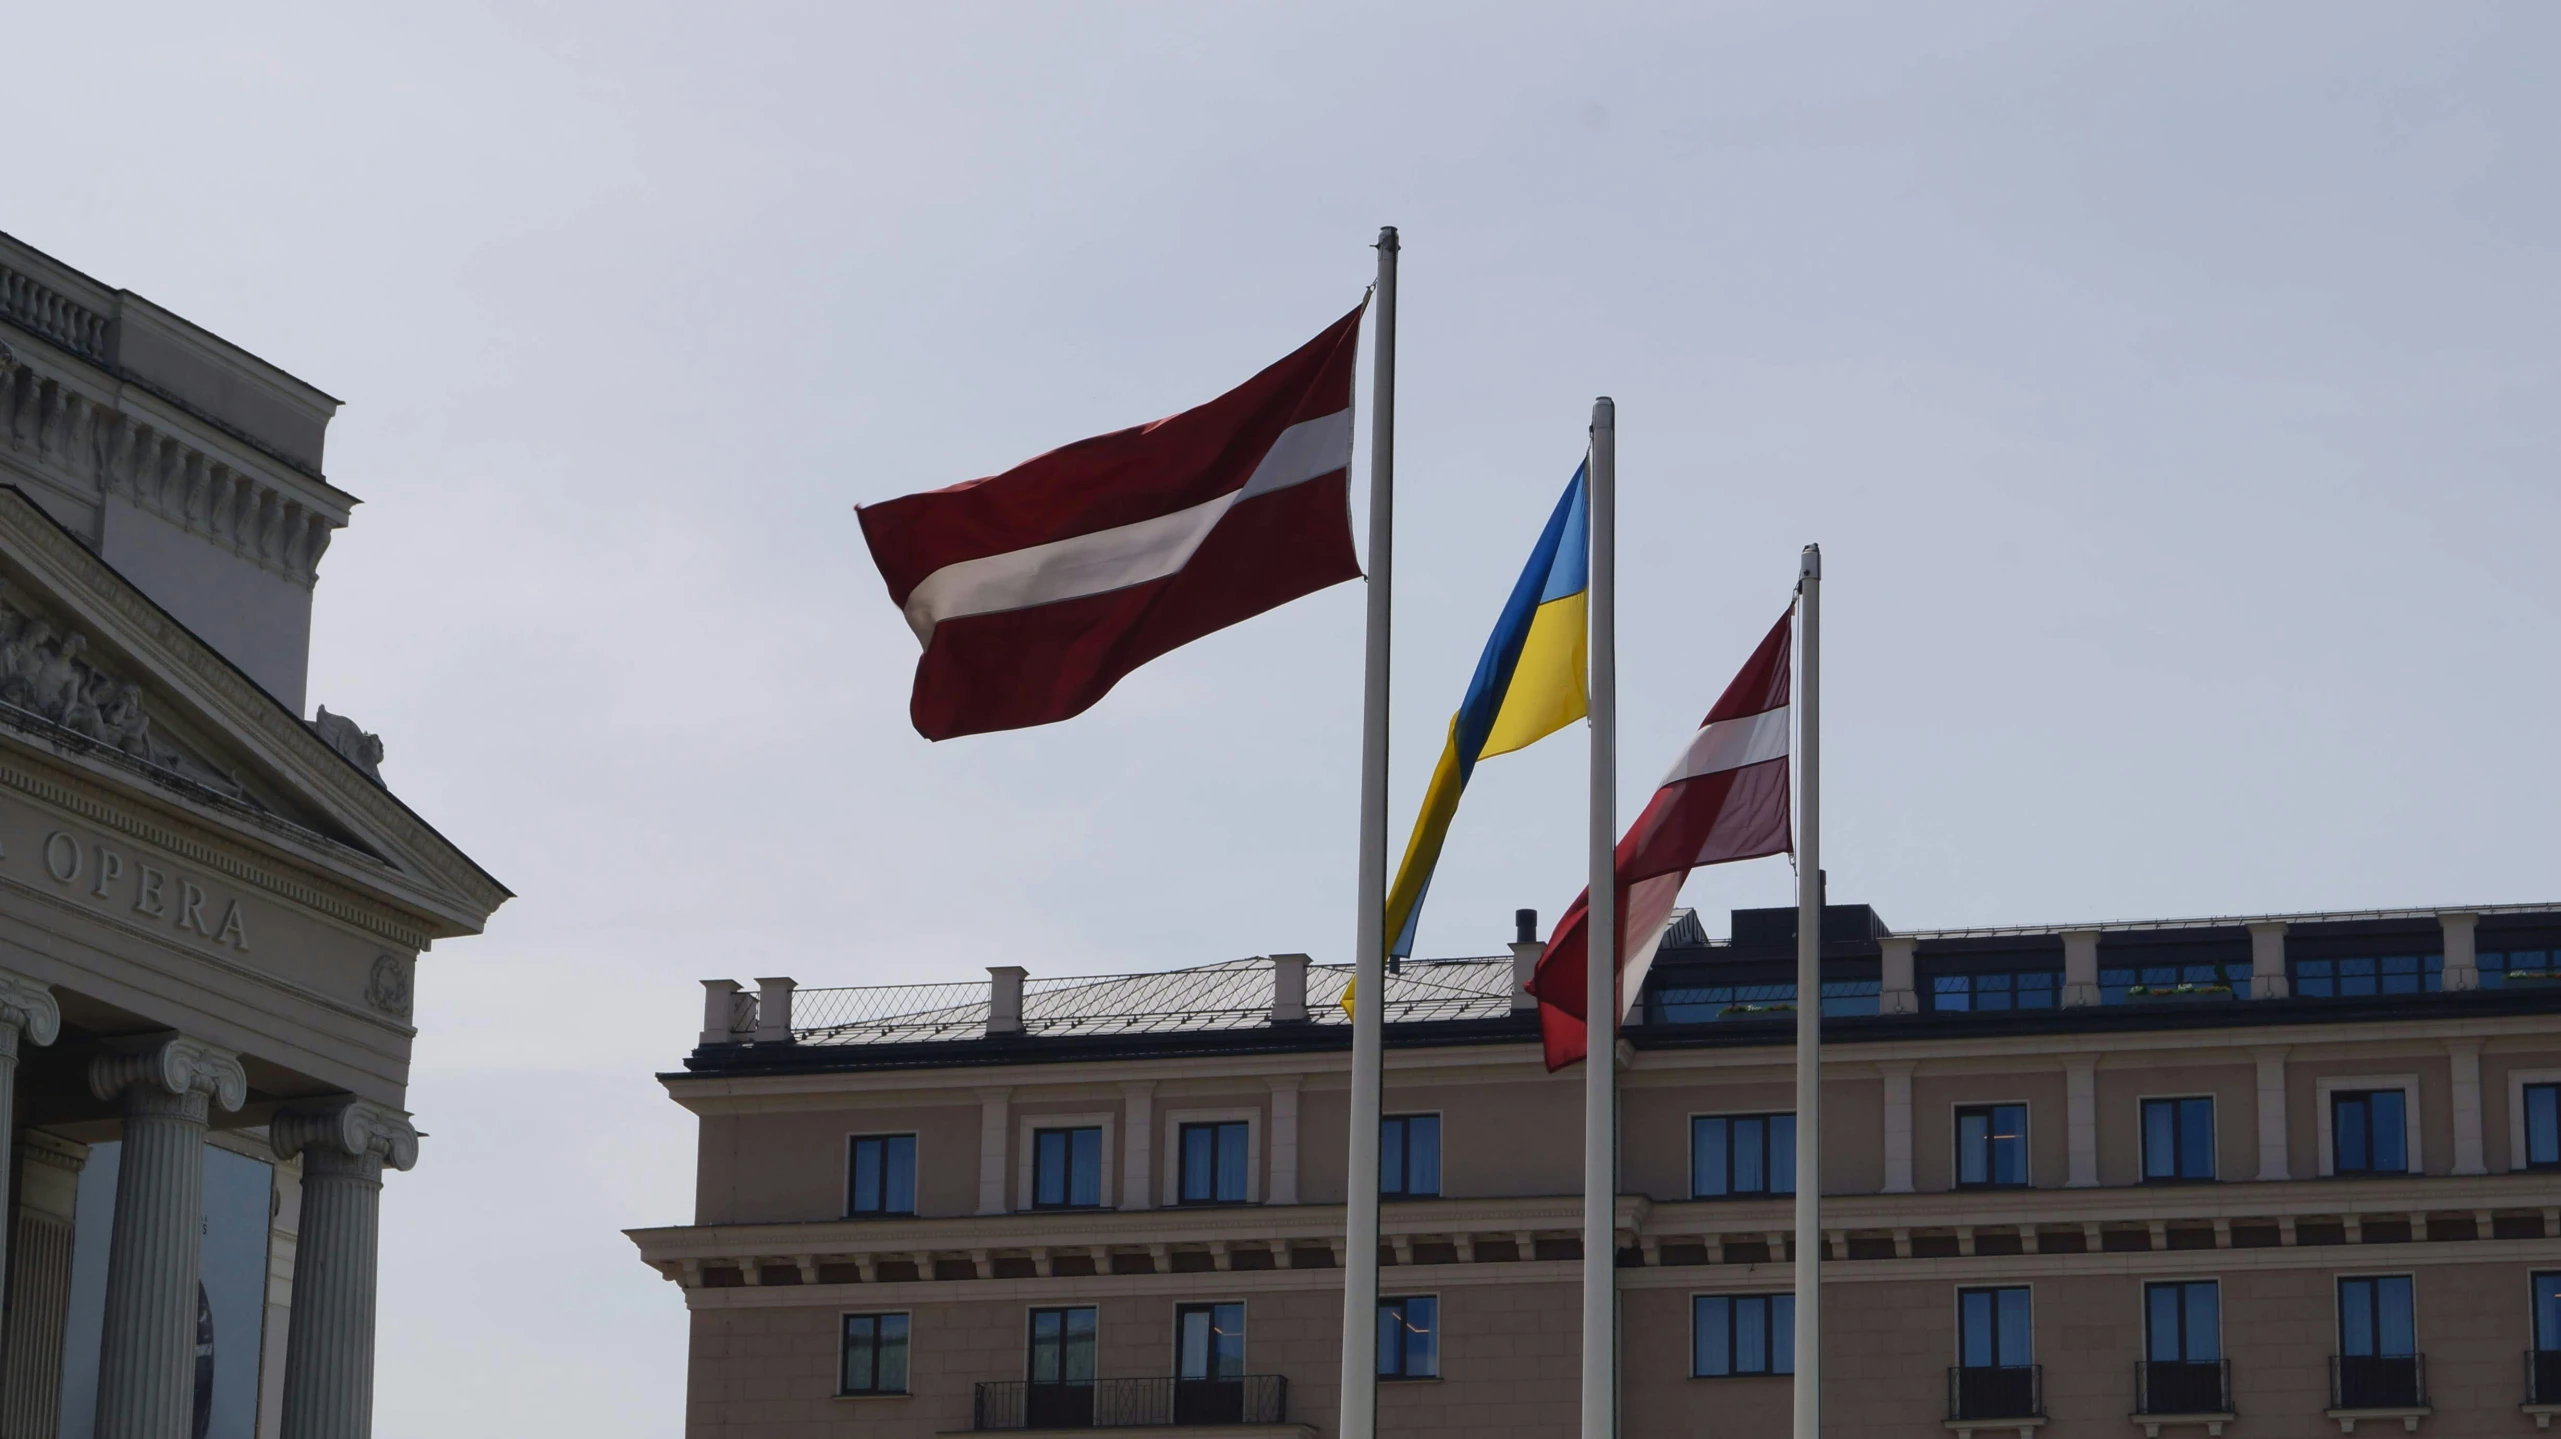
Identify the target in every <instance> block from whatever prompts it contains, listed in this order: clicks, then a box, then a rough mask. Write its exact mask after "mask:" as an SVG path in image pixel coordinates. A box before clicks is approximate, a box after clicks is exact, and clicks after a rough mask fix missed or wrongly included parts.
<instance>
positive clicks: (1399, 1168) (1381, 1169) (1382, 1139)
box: [1378, 1119, 1405, 1194]
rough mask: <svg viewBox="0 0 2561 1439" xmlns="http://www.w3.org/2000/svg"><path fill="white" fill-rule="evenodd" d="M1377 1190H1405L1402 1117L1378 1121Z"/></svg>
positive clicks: (1400, 1191) (1394, 1191) (1396, 1192)
mask: <svg viewBox="0 0 2561 1439" xmlns="http://www.w3.org/2000/svg"><path fill="white" fill-rule="evenodd" d="M1378 1192H1379V1193H1381V1194H1402V1193H1404V1192H1405V1121H1404V1120H1402V1119H1382V1120H1380V1121H1379V1122H1378Z"/></svg>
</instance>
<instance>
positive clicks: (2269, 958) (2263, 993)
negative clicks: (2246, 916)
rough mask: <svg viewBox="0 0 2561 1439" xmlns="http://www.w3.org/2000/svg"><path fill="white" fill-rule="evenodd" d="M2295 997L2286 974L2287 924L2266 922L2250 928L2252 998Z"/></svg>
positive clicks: (2273, 921) (2277, 921) (2274, 920)
mask: <svg viewBox="0 0 2561 1439" xmlns="http://www.w3.org/2000/svg"><path fill="white" fill-rule="evenodd" d="M2293 993H2294V982H2293V980H2291V979H2290V978H2288V977H2287V975H2286V972H2285V921H2284V920H2281V919H2263V920H2259V921H2257V922H2256V923H2254V924H2252V925H2251V926H2250V998H2252V999H2284V998H2286V997H2287V996H2289V995H2291V994H2293Z"/></svg>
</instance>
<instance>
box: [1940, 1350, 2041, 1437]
mask: <svg viewBox="0 0 2561 1439" xmlns="http://www.w3.org/2000/svg"><path fill="white" fill-rule="evenodd" d="M2044 1422H2045V1366H2044V1365H2042V1364H1988V1365H1970V1364H1969V1365H1959V1366H1957V1367H1956V1368H1953V1369H1950V1370H1948V1371H1947V1424H1948V1427H1949V1428H1951V1429H1954V1430H1956V1431H1957V1433H1958V1434H1959V1435H1960V1436H1963V1435H1966V1434H1970V1433H1972V1432H1973V1431H1974V1430H1975V1429H1976V1428H1983V1429H2000V1428H2008V1427H2011V1426H2016V1427H2017V1429H2018V1431H2019V1432H2020V1433H2021V1434H2025V1433H2027V1432H2028V1431H2029V1430H2031V1429H2034V1428H2035V1427H2036V1426H2038V1425H2040V1424H2043V1423H2044Z"/></svg>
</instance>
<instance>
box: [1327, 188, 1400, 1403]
mask: <svg viewBox="0 0 2561 1439" xmlns="http://www.w3.org/2000/svg"><path fill="white" fill-rule="evenodd" d="M1396 249H1397V245H1396V227H1395V226H1393V225H1388V226H1384V227H1382V228H1381V229H1380V230H1379V232H1378V311H1377V315H1378V320H1377V324H1378V328H1377V330H1376V332H1375V333H1374V335H1373V336H1372V338H1371V341H1370V355H1371V359H1372V361H1373V363H1374V365H1375V367H1376V371H1377V374H1376V378H1375V380H1374V381H1373V383H1374V384H1375V386H1376V395H1377V398H1376V400H1375V402H1374V408H1373V411H1372V413H1371V415H1370V422H1369V424H1370V429H1369V638H1368V643H1367V647H1366V652H1365V653H1366V659H1365V662H1364V664H1363V668H1362V674H1361V842H1360V865H1361V872H1360V879H1359V883H1358V885H1357V886H1356V887H1357V889H1358V890H1359V894H1360V901H1359V902H1360V914H1359V916H1358V923H1356V924H1355V925H1354V926H1353V929H1352V934H1353V948H1352V1096H1351V1137H1350V1154H1349V1156H1348V1158H1347V1161H1346V1163H1345V1165H1344V1169H1345V1174H1346V1183H1347V1184H1348V1186H1349V1192H1348V1193H1347V1194H1346V1195H1345V1196H1344V1199H1345V1203H1344V1206H1343V1209H1344V1228H1345V1235H1344V1240H1343V1380H1342V1388H1341V1391H1340V1392H1341V1395H1342V1416H1341V1419H1340V1421H1339V1423H1338V1425H1337V1432H1339V1433H1340V1434H1341V1435H1342V1439H1374V1436H1375V1435H1376V1434H1377V1432H1378V1119H1379V1113H1378V1111H1379V1089H1380V1083H1381V1076H1380V1072H1379V1070H1380V1059H1381V1056H1382V1054H1383V1053H1384V1036H1383V1035H1382V1033H1381V1026H1382V1025H1384V1024H1385V1022H1386V1018H1387V1003H1386V1001H1387V640H1388V631H1387V626H1388V619H1389V606H1388V601H1389V599H1390V598H1391V591H1390V588H1389V580H1390V577H1391V575H1392V574H1393V572H1394V561H1395V538H1396V535H1395V520H1396V507H1395V491H1396Z"/></svg>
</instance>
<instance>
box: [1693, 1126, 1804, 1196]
mask: <svg viewBox="0 0 2561 1439" xmlns="http://www.w3.org/2000/svg"><path fill="white" fill-rule="evenodd" d="M1795 1192H1796V1116H1795V1115H1793V1114H1712V1115H1701V1116H1698V1117H1696V1118H1694V1119H1692V1120H1691V1121H1690V1197H1691V1198H1693V1199H1724V1198H1730V1197H1734V1196H1738V1195H1751V1194H1794V1193H1795Z"/></svg>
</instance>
